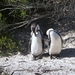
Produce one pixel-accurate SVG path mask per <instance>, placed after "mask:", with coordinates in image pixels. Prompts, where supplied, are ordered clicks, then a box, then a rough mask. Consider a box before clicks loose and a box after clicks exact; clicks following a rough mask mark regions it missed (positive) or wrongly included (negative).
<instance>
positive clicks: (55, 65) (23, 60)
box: [0, 31, 75, 75]
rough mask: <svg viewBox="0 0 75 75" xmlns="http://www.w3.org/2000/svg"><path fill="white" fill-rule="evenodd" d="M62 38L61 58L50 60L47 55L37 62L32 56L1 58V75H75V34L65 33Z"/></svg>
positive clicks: (72, 32)
mask: <svg viewBox="0 0 75 75" xmlns="http://www.w3.org/2000/svg"><path fill="white" fill-rule="evenodd" d="M62 38H63V40H64V41H63V47H62V51H61V53H60V58H58V59H57V58H55V59H50V57H49V56H48V54H47V53H45V54H44V55H43V58H42V59H38V60H35V61H32V60H31V54H28V55H26V56H24V55H21V54H20V53H18V54H17V55H13V56H9V57H0V70H1V69H2V70H3V71H1V72H0V73H1V75H4V73H8V74H9V75H75V33H74V31H70V32H67V33H64V34H62Z"/></svg>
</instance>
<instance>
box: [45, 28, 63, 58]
mask: <svg viewBox="0 0 75 75" xmlns="http://www.w3.org/2000/svg"><path fill="white" fill-rule="evenodd" d="M46 34H47V35H48V39H49V42H48V49H49V55H50V58H51V59H52V55H57V56H59V54H60V52H61V48H62V44H63V40H62V37H61V35H60V34H59V33H58V32H57V31H55V30H54V29H53V28H50V29H48V30H47V31H46Z"/></svg>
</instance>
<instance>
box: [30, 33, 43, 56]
mask: <svg viewBox="0 0 75 75" xmlns="http://www.w3.org/2000/svg"><path fill="white" fill-rule="evenodd" d="M41 53H42V41H41V35H40V34H37V35H36V37H35V35H34V34H33V35H32V43H31V54H32V55H34V56H38V55H40V54H41Z"/></svg>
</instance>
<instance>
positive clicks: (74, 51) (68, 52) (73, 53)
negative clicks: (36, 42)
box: [60, 48, 75, 58]
mask: <svg viewBox="0 0 75 75" xmlns="http://www.w3.org/2000/svg"><path fill="white" fill-rule="evenodd" d="M60 57H61V58H64V57H75V48H66V49H63V50H62V51H61V53H60Z"/></svg>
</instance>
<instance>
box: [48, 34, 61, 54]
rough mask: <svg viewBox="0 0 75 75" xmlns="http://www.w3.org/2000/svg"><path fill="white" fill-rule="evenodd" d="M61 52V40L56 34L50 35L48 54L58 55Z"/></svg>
mask: <svg viewBox="0 0 75 75" xmlns="http://www.w3.org/2000/svg"><path fill="white" fill-rule="evenodd" d="M60 52H61V38H60V37H59V35H57V34H56V33H53V34H52V35H51V44H50V49H49V54H59V53H60Z"/></svg>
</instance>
